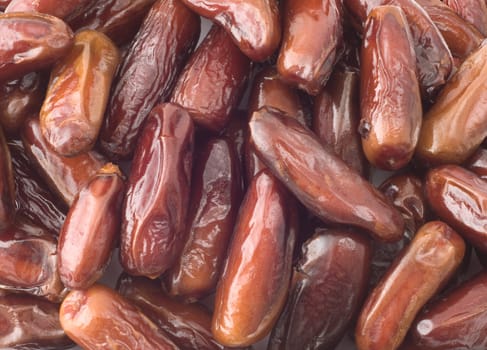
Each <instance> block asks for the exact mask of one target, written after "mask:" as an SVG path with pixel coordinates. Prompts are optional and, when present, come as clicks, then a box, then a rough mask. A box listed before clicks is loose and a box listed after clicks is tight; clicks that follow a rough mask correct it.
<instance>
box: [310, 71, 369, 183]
mask: <svg viewBox="0 0 487 350" xmlns="http://www.w3.org/2000/svg"><path fill="white" fill-rule="evenodd" d="M359 94H360V76H359V73H357V72H355V71H351V70H344V71H341V70H336V71H335V72H334V73H333V74H332V76H331V78H330V80H329V81H328V84H326V87H325V88H324V89H323V90H322V91H321V92H320V93H319V95H318V96H316V98H315V100H314V110H313V128H312V129H313V131H314V132H315V134H316V135H317V136H318V137H319V138H320V140H321V141H322V143H323V145H325V146H327V147H330V148H331V149H333V150H334V151H335V153H336V154H337V155H338V156H339V157H340V158H342V159H343V160H344V161H345V163H347V165H348V166H350V167H351V168H353V169H355V170H356V171H357V172H358V173H359V174H361V175H362V176H366V175H367V173H368V169H367V167H368V165H367V162H366V159H365V156H364V152H363V150H362V142H361V139H360V134H359V133H358V131H357V130H358V125H359V121H360V105H359Z"/></svg>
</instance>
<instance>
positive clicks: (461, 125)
mask: <svg viewBox="0 0 487 350" xmlns="http://www.w3.org/2000/svg"><path fill="white" fill-rule="evenodd" d="M486 60H487V44H485V45H482V46H481V47H480V49H479V50H477V51H476V52H475V53H473V54H472V55H470V56H469V57H468V58H467V59H466V60H465V61H464V62H463V64H462V65H461V66H460V68H459V69H458V71H457V73H456V74H455V75H454V76H453V77H452V78H451V79H450V80H449V81H448V83H447V84H446V85H445V88H444V89H443V90H442V91H441V93H440V94H439V95H438V98H437V100H436V102H435V104H434V105H433V106H432V107H431V109H430V110H429V111H428V112H427V113H426V114H425V116H424V121H423V127H422V128H421V133H420V136H419V142H418V147H417V155H418V156H419V158H420V159H421V160H423V161H424V162H426V163H427V164H445V163H455V164H460V163H463V162H464V161H466V160H467V159H468V158H469V157H470V156H471V155H472V154H473V153H474V152H475V151H476V150H477V148H478V147H479V146H480V145H481V144H482V142H483V141H484V139H485V138H486V137H487V109H486V108H485V104H486V103H487V66H486V65H485V61H486Z"/></svg>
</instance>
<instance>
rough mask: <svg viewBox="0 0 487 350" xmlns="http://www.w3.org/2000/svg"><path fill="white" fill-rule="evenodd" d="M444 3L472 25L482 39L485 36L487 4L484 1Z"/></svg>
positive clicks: (464, 0)
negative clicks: (480, 34)
mask: <svg viewBox="0 0 487 350" xmlns="http://www.w3.org/2000/svg"><path fill="white" fill-rule="evenodd" d="M444 2H445V4H447V5H448V7H450V8H451V9H452V10H453V11H455V12H456V13H457V14H458V15H459V16H460V17H462V18H463V19H464V20H465V21H467V22H469V23H471V24H473V26H474V27H475V28H477V30H478V31H479V32H480V33H482V35H483V36H484V37H485V36H487V4H486V2H485V0H445V1H444Z"/></svg>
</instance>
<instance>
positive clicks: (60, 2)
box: [5, 0, 91, 18]
mask: <svg viewBox="0 0 487 350" xmlns="http://www.w3.org/2000/svg"><path fill="white" fill-rule="evenodd" d="M89 1H91V0H12V1H11V2H10V4H9V5H8V6H7V8H6V9H5V13H7V12H39V13H44V14H47V15H52V16H56V17H59V18H65V17H66V16H68V15H69V14H71V13H72V12H74V11H75V10H76V9H77V8H78V7H80V6H82V5H83V4H85V3H87V2H89Z"/></svg>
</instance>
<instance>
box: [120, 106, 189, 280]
mask: <svg viewBox="0 0 487 350" xmlns="http://www.w3.org/2000/svg"><path fill="white" fill-rule="evenodd" d="M193 129H194V127H193V122H192V120H191V117H190V116H189V114H188V112H186V110H184V109H183V108H181V107H179V106H177V105H174V104H171V103H167V104H161V105H158V106H156V107H155V108H154V109H153V111H152V112H151V114H150V116H149V118H148V120H147V122H146V123H145V127H144V130H143V131H142V133H141V136H140V138H139V141H138V144H137V148H136V150H135V155H134V159H133V162H132V170H131V173H130V176H129V179H128V184H127V194H126V196H125V199H124V205H123V206H124V208H123V217H122V233H121V243H120V258H121V263H122V266H123V267H124V269H125V271H127V272H128V273H130V274H132V275H142V276H147V277H151V278H156V277H158V276H159V275H161V274H162V273H163V272H165V271H166V270H167V269H169V268H170V267H171V266H172V265H173V264H174V263H175V262H176V259H177V257H178V256H179V254H180V253H181V249H182V248H183V245H184V242H185V240H186V237H185V231H184V228H185V224H186V215H187V208H188V205H189V199H190V197H189V195H190V193H189V192H190V186H191V167H192V157H193V154H192V153H193V133H194V130H193Z"/></svg>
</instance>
